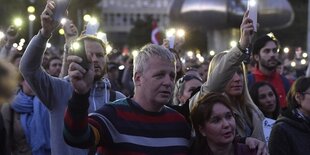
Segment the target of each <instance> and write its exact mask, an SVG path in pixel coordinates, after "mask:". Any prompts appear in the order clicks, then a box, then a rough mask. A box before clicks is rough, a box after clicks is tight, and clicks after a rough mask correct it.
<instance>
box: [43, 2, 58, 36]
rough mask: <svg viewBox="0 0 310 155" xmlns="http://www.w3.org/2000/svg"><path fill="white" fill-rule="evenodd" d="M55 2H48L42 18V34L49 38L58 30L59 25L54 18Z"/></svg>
mask: <svg viewBox="0 0 310 155" xmlns="http://www.w3.org/2000/svg"><path fill="white" fill-rule="evenodd" d="M55 5H56V4H55V2H54V1H51V0H49V1H47V4H46V6H45V9H44V10H43V12H42V14H41V16H40V18H41V26H42V29H41V33H42V35H43V36H44V37H46V38H49V37H50V36H51V34H52V32H53V31H54V30H55V29H56V27H57V26H58V25H59V23H58V22H57V21H54V20H53V18H52V16H53V14H54V11H55Z"/></svg>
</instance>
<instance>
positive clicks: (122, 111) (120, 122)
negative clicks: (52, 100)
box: [64, 44, 190, 154]
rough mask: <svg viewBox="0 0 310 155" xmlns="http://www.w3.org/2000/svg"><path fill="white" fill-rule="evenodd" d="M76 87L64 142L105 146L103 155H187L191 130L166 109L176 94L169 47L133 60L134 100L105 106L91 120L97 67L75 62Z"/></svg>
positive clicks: (72, 69) (147, 49) (156, 47)
mask: <svg viewBox="0 0 310 155" xmlns="http://www.w3.org/2000/svg"><path fill="white" fill-rule="evenodd" d="M71 60H72V63H71V65H70V68H69V76H70V77H71V79H72V80H71V83H72V85H73V87H74V92H73V96H72V98H71V100H70V101H69V103H68V109H67V111H66V114H65V128H64V138H65V140H66V142H67V143H68V144H69V145H72V146H74V147H79V148H87V147H93V146H103V147H104V148H105V150H104V151H103V150H102V152H100V153H104V154H187V152H188V150H189V140H190V126H189V125H188V124H187V122H186V120H185V119H184V117H183V116H181V115H180V114H179V113H177V112H176V111H174V110H172V109H170V108H169V107H166V106H165V104H167V103H168V102H169V100H170V99H171V96H172V93H173V87H174V80H175V58H174V55H173V54H172V53H171V52H170V51H169V50H168V49H166V48H164V47H162V46H159V45H153V44H148V45H146V46H144V47H143V48H142V49H141V51H140V53H139V54H138V56H137V57H136V58H135V59H134V68H133V73H134V74H133V81H134V87H135V93H134V96H133V97H132V98H126V99H120V100H117V101H115V102H113V104H107V105H104V106H103V107H102V108H100V109H98V110H97V111H96V112H94V113H91V114H90V115H89V116H87V107H88V106H89V102H88V96H89V90H90V87H89V86H90V83H91V81H92V80H91V79H92V78H94V70H93V67H90V69H89V70H88V71H86V70H84V69H83V68H82V67H81V66H80V65H79V64H78V59H75V58H71Z"/></svg>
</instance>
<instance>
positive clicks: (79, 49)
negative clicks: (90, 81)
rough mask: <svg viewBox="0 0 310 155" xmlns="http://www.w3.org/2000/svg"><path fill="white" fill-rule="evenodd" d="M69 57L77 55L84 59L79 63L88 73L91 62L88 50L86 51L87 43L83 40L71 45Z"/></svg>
mask: <svg viewBox="0 0 310 155" xmlns="http://www.w3.org/2000/svg"><path fill="white" fill-rule="evenodd" d="M69 55H76V56H78V57H80V58H82V62H81V63H79V64H80V65H81V66H82V67H83V68H84V69H85V70H86V71H88V69H89V67H90V62H89V61H88V59H87V55H86V50H85V42H84V41H83V40H78V41H75V42H73V43H72V44H71V47H70V50H69Z"/></svg>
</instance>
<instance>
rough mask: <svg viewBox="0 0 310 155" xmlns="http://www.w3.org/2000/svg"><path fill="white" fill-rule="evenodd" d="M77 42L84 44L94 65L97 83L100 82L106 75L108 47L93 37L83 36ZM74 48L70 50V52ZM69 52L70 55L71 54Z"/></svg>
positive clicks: (89, 59)
mask: <svg viewBox="0 0 310 155" xmlns="http://www.w3.org/2000/svg"><path fill="white" fill-rule="evenodd" d="M75 42H79V43H84V47H85V51H86V56H87V59H88V62H92V63H93V64H94V69H95V78H94V79H95V81H97V80H100V79H101V78H102V77H103V76H104V74H105V73H106V63H107V57H106V50H105V49H106V48H105V47H106V46H105V44H104V42H103V41H102V40H101V39H99V38H97V37H95V36H92V35H83V36H81V37H79V38H77V39H76V41H75ZM71 50H72V48H70V51H71ZM70 51H69V53H70Z"/></svg>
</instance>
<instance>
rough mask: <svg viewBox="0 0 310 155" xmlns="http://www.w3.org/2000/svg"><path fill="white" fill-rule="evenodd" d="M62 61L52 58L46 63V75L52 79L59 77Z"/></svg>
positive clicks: (58, 58) (56, 57) (55, 57)
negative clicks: (52, 77)
mask: <svg viewBox="0 0 310 155" xmlns="http://www.w3.org/2000/svg"><path fill="white" fill-rule="evenodd" d="M61 66H62V61H61V59H60V57H58V56H52V57H50V58H49V59H48V61H47V69H46V71H47V73H48V74H49V75H51V76H54V77H59V74H60V72H61Z"/></svg>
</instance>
